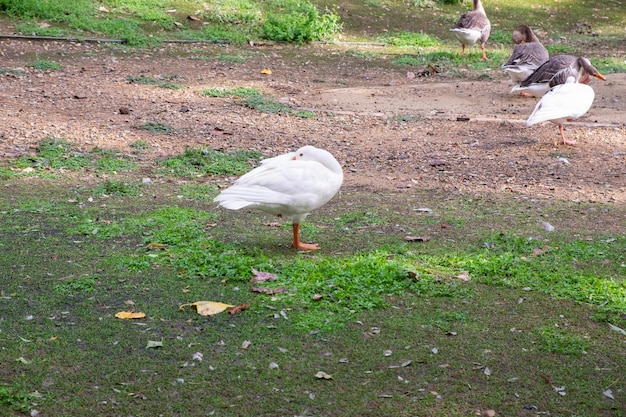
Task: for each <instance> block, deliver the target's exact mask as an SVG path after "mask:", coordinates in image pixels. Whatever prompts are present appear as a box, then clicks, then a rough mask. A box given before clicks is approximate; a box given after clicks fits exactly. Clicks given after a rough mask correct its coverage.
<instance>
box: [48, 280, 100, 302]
mask: <svg viewBox="0 0 626 417" xmlns="http://www.w3.org/2000/svg"><path fill="white" fill-rule="evenodd" d="M95 286H96V278H94V277H92V276H90V275H83V276H79V277H65V278H63V280H61V281H59V282H58V283H56V284H55V285H54V286H53V287H52V290H53V291H54V293H55V294H56V295H60V296H63V297H76V296H84V295H88V294H91V293H93V292H94V291H95Z"/></svg>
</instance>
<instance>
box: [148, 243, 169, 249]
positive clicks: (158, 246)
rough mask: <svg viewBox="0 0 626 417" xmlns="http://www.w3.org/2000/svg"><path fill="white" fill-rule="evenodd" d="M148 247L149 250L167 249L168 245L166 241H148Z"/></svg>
mask: <svg viewBox="0 0 626 417" xmlns="http://www.w3.org/2000/svg"><path fill="white" fill-rule="evenodd" d="M146 249H148V250H165V249H167V245H166V244H165V243H154V242H153V243H148V244H147V245H146Z"/></svg>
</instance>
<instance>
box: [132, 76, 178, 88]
mask: <svg viewBox="0 0 626 417" xmlns="http://www.w3.org/2000/svg"><path fill="white" fill-rule="evenodd" d="M178 78H179V77H178V76H175V75H174V76H171V75H170V76H168V75H162V76H160V77H158V78H155V77H150V76H147V75H139V76H134V75H129V76H128V77H126V82H128V83H129V84H147V85H156V86H157V87H161V88H167V89H170V90H181V89H182V88H184V87H183V86H182V85H181V84H178V83H175V82H172V80H175V79H178Z"/></svg>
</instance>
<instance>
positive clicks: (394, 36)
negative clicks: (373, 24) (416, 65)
mask: <svg viewBox="0 0 626 417" xmlns="http://www.w3.org/2000/svg"><path fill="white" fill-rule="evenodd" d="M376 40H378V41H380V42H384V43H386V44H388V45H392V46H412V47H436V46H439V39H437V38H436V37H435V36H433V35H429V34H427V33H423V32H419V33H415V32H396V33H386V34H384V35H379V36H377V37H376Z"/></svg>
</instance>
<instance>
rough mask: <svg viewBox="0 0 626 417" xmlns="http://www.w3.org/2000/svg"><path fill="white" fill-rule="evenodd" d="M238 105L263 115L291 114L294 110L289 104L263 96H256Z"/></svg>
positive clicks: (240, 101) (241, 101) (238, 102)
mask: <svg viewBox="0 0 626 417" xmlns="http://www.w3.org/2000/svg"><path fill="white" fill-rule="evenodd" d="M237 104H239V105H242V106H245V107H249V108H251V109H254V110H258V111H260V112H261V113H278V114H290V113H291V112H292V111H293V109H292V108H291V106H289V105H288V104H285V103H282V102H279V101H276V100H274V99H272V98H270V97H266V96H263V95H254V96H250V97H247V98H245V99H244V100H239V101H237Z"/></svg>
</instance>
